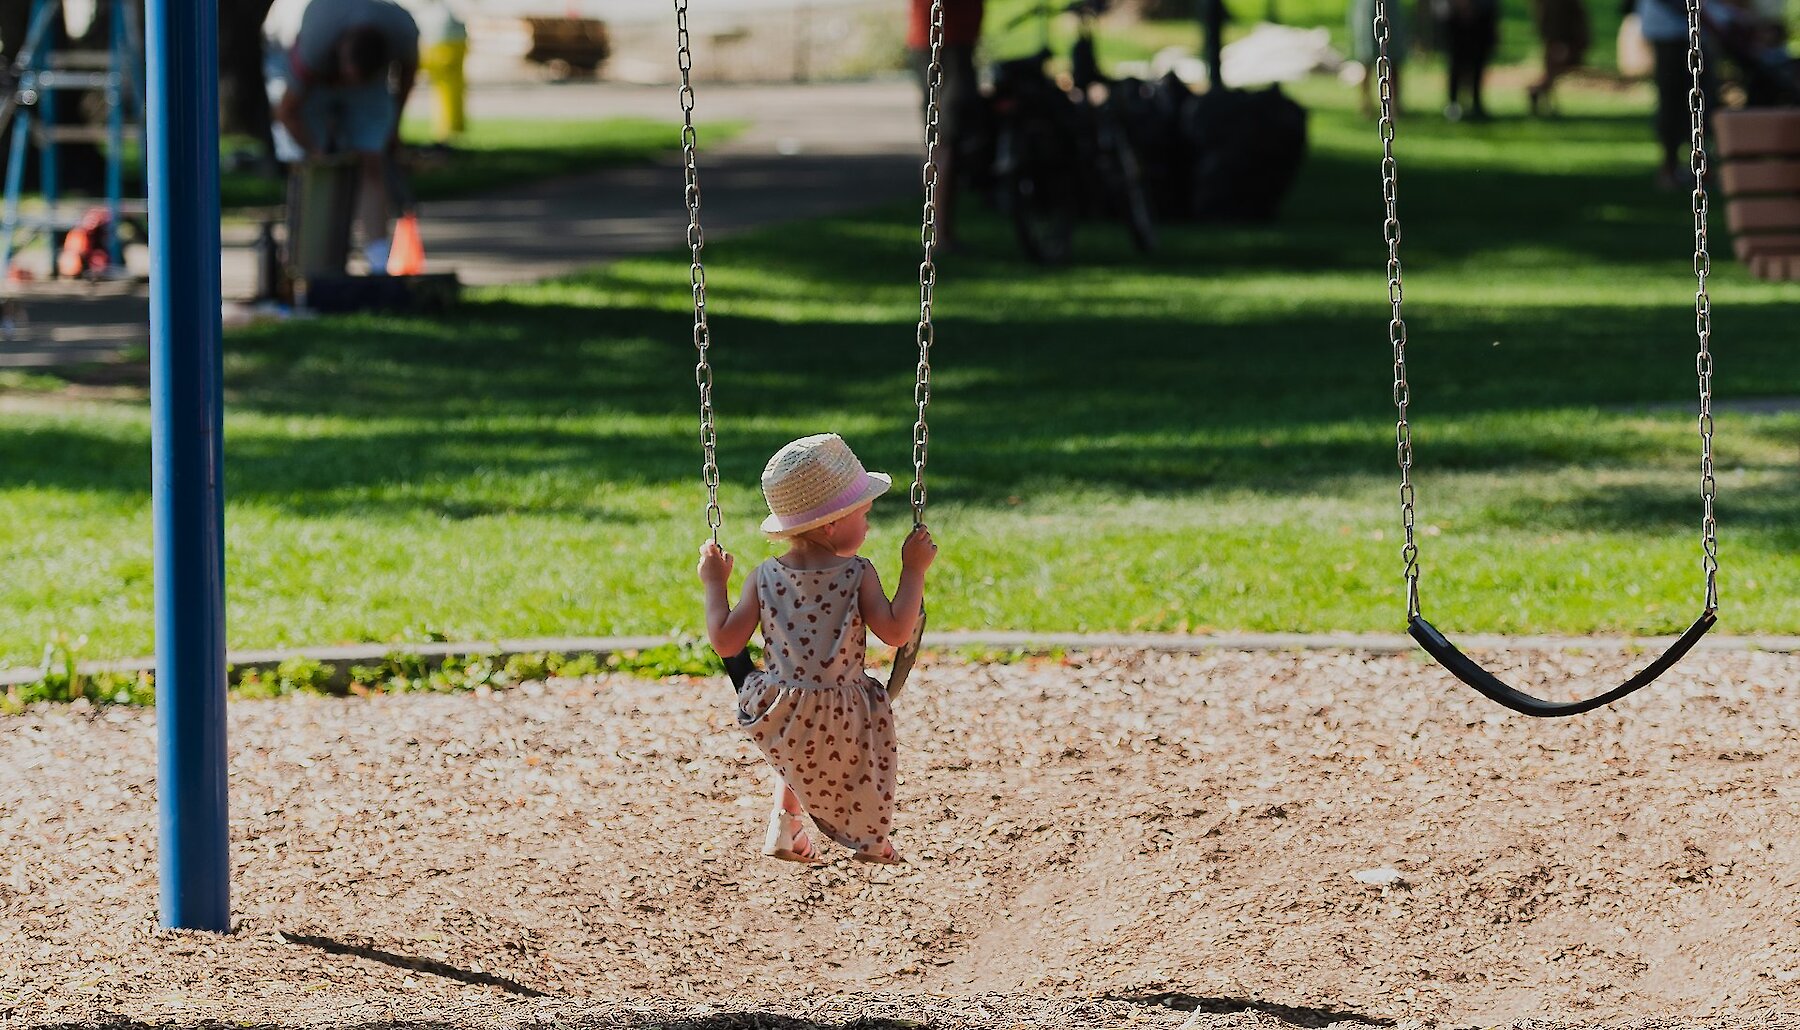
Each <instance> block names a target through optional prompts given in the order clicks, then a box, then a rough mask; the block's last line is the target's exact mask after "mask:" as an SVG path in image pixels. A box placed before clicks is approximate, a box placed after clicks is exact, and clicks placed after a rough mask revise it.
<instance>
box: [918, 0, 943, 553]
mask: <svg viewBox="0 0 1800 1030" xmlns="http://www.w3.org/2000/svg"><path fill="white" fill-rule="evenodd" d="M930 35H931V64H930V65H929V67H927V69H926V71H925V166H924V169H923V170H922V171H921V173H920V175H921V176H922V178H923V179H924V184H925V209H924V212H923V215H922V217H921V220H920V228H919V243H920V245H921V246H922V247H923V248H924V258H923V259H922V260H921V261H920V262H919V328H918V340H919V364H918V367H917V368H916V370H915V376H914V379H913V403H914V404H916V405H917V406H918V409H919V416H918V420H917V421H915V422H914V423H913V454H912V458H913V481H912V492H911V499H912V509H913V527H914V528H915V529H916V528H918V527H919V526H923V525H924V524H925V457H926V452H927V450H928V449H929V444H930V442H931V428H930V426H929V425H928V424H927V422H926V421H925V409H926V408H927V407H929V406H930V405H931V345H932V343H934V342H935V341H936V340H937V330H936V329H935V328H934V327H933V326H932V324H931V300H932V293H933V292H934V291H935V289H936V288H937V266H935V265H933V264H932V261H931V257H932V253H933V251H935V250H936V249H937V187H938V142H939V141H938V136H939V132H938V95H939V93H940V91H941V87H942V86H943V82H944V63H943V58H944V0H931V30H930Z"/></svg>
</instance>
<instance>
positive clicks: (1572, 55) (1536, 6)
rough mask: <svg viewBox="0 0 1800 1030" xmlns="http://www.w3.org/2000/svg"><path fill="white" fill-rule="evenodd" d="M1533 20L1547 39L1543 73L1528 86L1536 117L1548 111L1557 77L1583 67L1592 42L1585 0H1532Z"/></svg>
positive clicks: (1539, 36) (1545, 39)
mask: <svg viewBox="0 0 1800 1030" xmlns="http://www.w3.org/2000/svg"><path fill="white" fill-rule="evenodd" d="M1531 14H1532V19H1533V20H1534V21H1536V22H1537V29H1538V38H1540V39H1542V40H1543V42H1544V74H1543V75H1541V76H1540V77H1539V78H1538V80H1537V81H1536V82H1534V83H1532V84H1531V85H1530V86H1527V87H1526V88H1525V97H1526V99H1527V100H1528V101H1529V102H1530V104H1531V113H1532V115H1533V116H1540V115H1544V114H1546V113H1548V112H1549V110H1550V106H1551V98H1552V93H1553V91H1554V90H1555V89H1556V80H1557V79H1560V78H1562V77H1563V76H1564V75H1565V74H1567V73H1568V72H1570V71H1573V70H1574V69H1576V68H1579V67H1581V66H1582V65H1583V64H1584V63H1586V61H1587V51H1588V46H1589V44H1590V43H1592V42H1593V37H1592V31H1591V29H1590V28H1589V25H1588V14H1587V6H1586V5H1585V4H1584V3H1583V0H1532V5H1531Z"/></svg>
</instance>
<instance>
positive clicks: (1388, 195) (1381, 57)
mask: <svg viewBox="0 0 1800 1030" xmlns="http://www.w3.org/2000/svg"><path fill="white" fill-rule="evenodd" d="M1388 29H1389V22H1388V16H1387V0H1375V45H1376V58H1375V75H1376V81H1377V92H1378V93H1379V95H1380V99H1381V120H1380V123H1379V125H1380V131H1381V199H1382V202H1383V203H1385V204H1386V205H1387V219H1386V220H1385V221H1384V222H1382V230H1381V231H1382V236H1383V237H1385V238H1386V240H1387V247H1388V262H1387V277H1388V303H1389V305H1390V306H1391V307H1392V312H1391V314H1390V315H1389V318H1388V342H1389V343H1391V344H1392V345H1393V348H1394V409H1395V411H1396V413H1397V414H1396V418H1395V421H1394V449H1395V457H1396V459H1397V460H1398V461H1399V464H1400V525H1401V528H1402V529H1403V530H1404V531H1405V533H1406V544H1405V546H1404V547H1402V548H1401V549H1400V555H1401V557H1402V558H1404V559H1405V561H1406V615H1407V618H1409V619H1410V618H1413V617H1416V616H1417V615H1418V614H1419V545H1418V543H1417V541H1416V540H1415V538H1414V532H1413V526H1414V519H1415V515H1414V513H1413V502H1414V495H1413V484H1412V463H1413V454H1412V424H1411V423H1410V422H1408V421H1407V418H1406V408H1407V405H1408V404H1410V403H1412V388H1411V387H1410V386H1409V385H1408V384H1407V382H1406V319H1405V318H1404V317H1403V316H1402V315H1401V311H1400V301H1401V296H1402V292H1403V291H1402V287H1401V277H1400V211H1399V186H1398V181H1399V166H1398V165H1396V164H1395V163H1394V81H1393V65H1392V64H1391V62H1390V60H1389V58H1388Z"/></svg>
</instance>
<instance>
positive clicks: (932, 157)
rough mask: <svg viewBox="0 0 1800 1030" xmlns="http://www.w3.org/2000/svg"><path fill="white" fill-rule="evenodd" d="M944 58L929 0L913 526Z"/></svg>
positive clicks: (920, 520) (921, 511)
mask: <svg viewBox="0 0 1800 1030" xmlns="http://www.w3.org/2000/svg"><path fill="white" fill-rule="evenodd" d="M678 2H684V0H678ZM943 57H944V0H931V64H930V66H929V67H928V68H927V69H926V72H925V165H924V168H923V169H922V170H921V172H920V175H921V176H922V177H923V179H924V185H925V209H924V212H923V214H922V217H921V219H920V227H919V243H920V246H921V247H922V248H923V250H924V257H923V258H922V259H921V260H920V262H919V327H918V342H919V364H918V367H917V369H916V370H915V371H916V374H915V377H914V379H913V404H914V405H915V406H916V407H917V408H918V419H917V420H916V421H914V422H913V452H912V459H913V481H912V491H911V500H912V509H913V528H915V529H917V528H918V527H920V526H923V525H924V524H925V458H926V453H927V451H928V450H929V447H930V443H931V427H930V425H929V424H928V423H927V422H926V420H925V409H926V408H928V407H930V405H931V345H932V344H933V343H934V342H936V340H937V330H936V328H934V327H933V326H932V324H931V301H932V294H933V293H934V292H935V291H936V289H937V266H936V265H934V264H933V263H932V255H933V253H934V252H935V251H936V249H937V220H938V207H937V198H938V143H939V136H940V133H939V126H938V121H939V107H938V98H939V97H940V96H941V95H942V92H943V90H942V87H943V82H944V60H943Z"/></svg>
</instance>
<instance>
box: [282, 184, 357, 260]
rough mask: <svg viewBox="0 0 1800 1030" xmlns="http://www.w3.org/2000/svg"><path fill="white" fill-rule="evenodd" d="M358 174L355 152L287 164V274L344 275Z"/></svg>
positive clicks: (354, 209)
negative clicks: (288, 165)
mask: <svg viewBox="0 0 1800 1030" xmlns="http://www.w3.org/2000/svg"><path fill="white" fill-rule="evenodd" d="M360 178H361V175H360V167H359V163H358V159H357V157H356V156H355V155H354V154H344V155H332V156H327V157H317V158H309V159H307V160H305V161H300V162H297V163H295V164H293V165H291V166H290V167H289V169H288V203H287V240H288V245H287V268H288V275H290V276H292V277H293V278H296V279H312V278H315V277H318V276H332V275H343V274H344V266H345V264H346V263H347V262H348V261H349V260H350V223H351V222H352V221H354V220H355V217H356V192H357V185H358V180H359V179H360Z"/></svg>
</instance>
